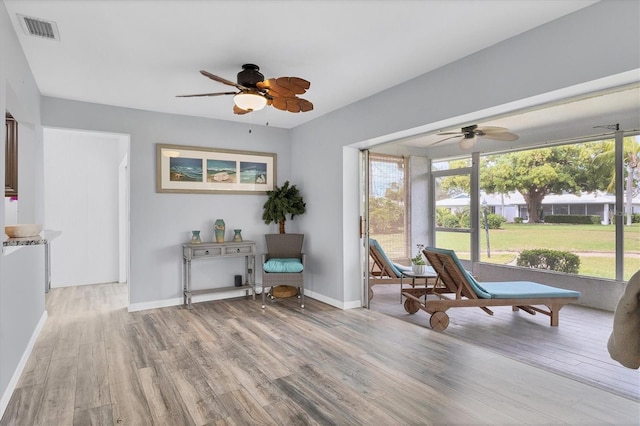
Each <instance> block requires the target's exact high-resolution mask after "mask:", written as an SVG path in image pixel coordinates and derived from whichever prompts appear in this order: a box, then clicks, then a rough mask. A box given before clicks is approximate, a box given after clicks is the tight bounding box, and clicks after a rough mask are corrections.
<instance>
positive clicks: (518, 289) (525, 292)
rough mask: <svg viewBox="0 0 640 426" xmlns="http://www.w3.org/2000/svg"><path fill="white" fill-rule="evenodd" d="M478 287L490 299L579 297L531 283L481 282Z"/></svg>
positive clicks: (576, 294) (571, 292) (565, 291)
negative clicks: (487, 294) (488, 295)
mask: <svg viewBox="0 0 640 426" xmlns="http://www.w3.org/2000/svg"><path fill="white" fill-rule="evenodd" d="M476 282H477V281H476ZM478 285H479V286H481V287H482V288H483V289H484V291H485V292H487V293H489V294H490V295H491V298H492V299H524V298H530V299H538V298H547V297H580V292H578V291H573V290H565V289H563V288H556V287H551V286H548V285H544V284H539V283H534V282H531V281H502V282H482V283H478Z"/></svg>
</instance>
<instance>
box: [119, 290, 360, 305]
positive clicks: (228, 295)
mask: <svg viewBox="0 0 640 426" xmlns="http://www.w3.org/2000/svg"><path fill="white" fill-rule="evenodd" d="M261 293H262V288H261V287H260V286H259V285H258V286H256V297H259V296H260V294H261ZM244 295H245V290H230V291H228V292H225V293H211V294H200V295H197V296H193V298H192V299H191V302H192V303H198V302H209V301H212V300H222V299H232V298H234V297H243V296H244ZM304 295H305V297H310V298H312V299H315V300H318V301H320V302H323V303H326V304H327V305H331V306H333V307H335V308H338V309H343V310H344V309H355V308H361V307H362V303H361V302H360V300H354V301H350V302H340V301H339V300H335V299H332V298H330V297H326V296H324V295H322V294H319V293H315V292H313V291H311V290H309V289H305V291H304ZM182 302H183V299H182V298H181V297H178V298H173V299H165V300H155V301H153V302H143V303H131V304H129V307H128V311H129V312H137V311H146V310H147V309H157V308H167V307H169V306H179V305H182Z"/></svg>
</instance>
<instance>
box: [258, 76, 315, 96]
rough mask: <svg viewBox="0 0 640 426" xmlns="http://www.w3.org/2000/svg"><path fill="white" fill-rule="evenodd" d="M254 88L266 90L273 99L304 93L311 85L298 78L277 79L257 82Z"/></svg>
mask: <svg viewBox="0 0 640 426" xmlns="http://www.w3.org/2000/svg"><path fill="white" fill-rule="evenodd" d="M256 87H257V88H258V89H263V90H267V91H268V93H269V94H270V95H271V96H273V97H278V96H284V97H287V98H291V97H294V96H296V95H302V94H303V93H306V91H307V89H308V88H309V87H311V83H309V82H308V81H307V80H304V79H302V78H299V77H279V78H270V79H268V80H264V81H261V82H258V83H256Z"/></svg>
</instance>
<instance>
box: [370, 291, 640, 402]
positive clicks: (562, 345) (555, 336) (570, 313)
mask: <svg viewBox="0 0 640 426" xmlns="http://www.w3.org/2000/svg"><path fill="white" fill-rule="evenodd" d="M407 287H408V286H407ZM399 292H400V287H399V286H398V285H377V286H374V293H375V296H374V298H373V299H371V304H370V307H371V309H373V310H375V311H379V312H383V313H385V314H387V315H390V316H392V317H394V318H398V319H401V320H403V321H407V322H410V323H412V324H416V325H418V326H420V327H427V328H428V327H429V314H428V313H427V312H424V311H418V312H417V313H416V314H413V315H410V314H408V313H407V312H406V311H405V310H404V307H403V305H402V304H401V303H400V294H399ZM491 309H492V310H493V311H494V315H493V316H490V315H487V314H486V313H485V312H484V311H482V310H480V309H479V308H456V309H449V310H448V311H447V314H448V315H449V320H450V323H449V327H448V328H447V329H446V330H444V332H443V333H445V334H447V335H449V336H451V337H455V338H457V339H460V340H463V341H466V342H469V343H472V344H474V345H477V346H481V347H484V348H487V349H490V350H492V351H495V352H497V353H500V354H502V355H505V356H508V357H510V358H513V359H516V360H519V361H522V362H526V363H528V364H531V365H534V366H536V367H539V368H543V369H545V370H548V371H552V372H554V373H556V374H561V375H565V376H567V377H570V378H573V379H575V380H579V381H582V382H584V383H589V384H591V385H594V386H598V387H601V388H603V389H606V390H608V391H609V392H613V393H616V394H618V395H622V396H625V397H627V398H631V399H633V400H635V401H639V402H640V370H632V369H629V368H626V367H623V366H622V365H620V364H619V363H618V362H617V361H614V360H612V359H611V357H610V356H609V351H608V350H607V342H608V340H609V336H610V335H611V330H612V327H613V313H612V312H608V311H603V310H599V309H593V308H588V307H584V306H579V305H566V306H565V307H563V308H562V309H561V310H560V325H559V327H550V326H549V317H547V316H545V315H541V314H536V315H529V314H527V313H525V312H523V311H520V312H512V311H511V307H509V306H500V307H492V308H491Z"/></svg>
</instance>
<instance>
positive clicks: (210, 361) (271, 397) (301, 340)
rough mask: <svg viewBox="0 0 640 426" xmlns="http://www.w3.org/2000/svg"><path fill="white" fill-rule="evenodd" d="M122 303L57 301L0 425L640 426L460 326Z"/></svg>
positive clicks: (65, 294)
mask: <svg viewBox="0 0 640 426" xmlns="http://www.w3.org/2000/svg"><path fill="white" fill-rule="evenodd" d="M396 289H397V287H396ZM396 294H398V293H396ZM397 303H398V304H399V302H397ZM125 306H126V286H124V285H121V284H103V285H93V286H82V287H70V288H58V289H53V290H51V292H50V293H49V295H48V296H47V311H48V314H49V318H48V320H47V322H46V324H45V326H44V328H43V330H42V332H41V333H40V336H39V337H38V339H37V342H36V344H35V347H34V350H33V352H32V354H31V357H30V358H29V361H28V363H27V365H26V367H25V370H24V372H23V374H22V376H21V378H20V381H19V383H18V386H17V389H16V390H15V392H14V394H13V396H12V398H11V400H10V402H9V406H8V407H7V410H6V411H5V414H4V416H3V418H2V420H1V421H0V425H94V424H102V425H116V424H127V425H136V426H137V425H257V424H277V425H289V424H291V425H307V424H308V425H412V424H415V425H418V424H491V425H510V424H576V425H578V424H579V425H583V424H612V425H613V424H615V425H625V424H628V425H633V424H638V423H639V422H640V405H639V403H638V401H637V400H633V399H632V398H628V397H623V396H621V395H619V394H617V393H614V392H610V391H607V390H605V389H603V388H601V387H596V386H592V385H590V384H587V383H584V382H582V381H579V380H574V379H571V378H568V377H565V376H562V375H558V374H555V373H552V372H550V371H548V370H546V369H541V368H537V367H535V366H532V365H530V364H528V363H525V362H521V361H519V360H516V359H513V357H511V356H505V355H502V354H499V353H497V352H495V351H493V350H489V349H487V348H484V347H481V346H479V345H477V344H473V343H470V342H468V341H466V340H465V338H463V337H462V336H457V335H456V333H455V330H456V327H455V324H453V326H454V327H453V328H452V327H451V326H450V328H452V330H451V331H454V333H448V332H444V333H438V332H434V331H432V330H430V329H428V328H426V327H424V326H416V325H415V324H411V323H409V322H406V321H401V320H398V319H396V318H392V317H390V316H389V315H387V314H384V313H381V312H377V311H376V310H365V309H352V310H347V311H342V310H338V309H335V308H332V307H330V306H327V305H324V304H322V303H319V302H317V301H314V300H312V299H310V298H308V299H307V300H306V303H305V306H306V307H305V309H300V307H299V306H298V305H297V304H296V303H295V300H292V299H289V300H283V301H278V302H277V303H276V304H274V305H269V306H268V307H267V309H266V310H262V309H261V308H260V302H259V301H257V300H256V301H252V300H248V299H244V298H243V299H233V300H225V301H216V302H208V303H199V304H196V305H194V309H193V310H191V311H190V310H187V309H184V308H182V307H170V308H162V309H155V310H149V311H141V312H135V313H127V311H126V308H125ZM509 314H512V313H511V312H509ZM562 320H563V318H562V316H561V327H562V325H563V323H562ZM538 326H539V327H546V328H548V325H547V324H546V323H545V324H544V325H540V324H538ZM447 330H449V329H447ZM522 340H523V344H525V343H526V344H529V343H531V342H528V341H526V340H527V336H526V335H524V336H522Z"/></svg>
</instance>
